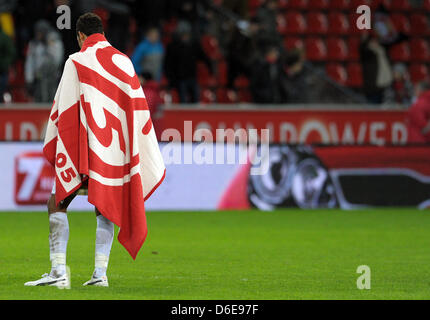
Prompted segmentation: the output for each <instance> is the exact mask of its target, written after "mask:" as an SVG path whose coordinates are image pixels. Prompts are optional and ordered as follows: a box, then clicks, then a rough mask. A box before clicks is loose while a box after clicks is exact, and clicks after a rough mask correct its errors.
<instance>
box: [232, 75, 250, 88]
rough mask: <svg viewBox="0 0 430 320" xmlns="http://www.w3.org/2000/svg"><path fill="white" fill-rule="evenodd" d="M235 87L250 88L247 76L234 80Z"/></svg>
mask: <svg viewBox="0 0 430 320" xmlns="http://www.w3.org/2000/svg"><path fill="white" fill-rule="evenodd" d="M234 86H235V87H236V88H248V87H249V79H248V78H247V77H245V76H238V77H237V78H236V79H235V80H234Z"/></svg>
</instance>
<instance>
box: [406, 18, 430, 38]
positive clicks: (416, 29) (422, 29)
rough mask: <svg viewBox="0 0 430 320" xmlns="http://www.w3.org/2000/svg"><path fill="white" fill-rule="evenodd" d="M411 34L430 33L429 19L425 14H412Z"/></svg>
mask: <svg viewBox="0 0 430 320" xmlns="http://www.w3.org/2000/svg"><path fill="white" fill-rule="evenodd" d="M409 20H410V23H411V34H413V35H414V36H426V35H430V25H429V20H428V18H427V16H426V15H425V14H422V13H414V14H412V15H411V16H410V19H409Z"/></svg>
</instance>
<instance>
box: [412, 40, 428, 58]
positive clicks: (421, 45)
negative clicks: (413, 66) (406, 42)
mask: <svg viewBox="0 0 430 320" xmlns="http://www.w3.org/2000/svg"><path fill="white" fill-rule="evenodd" d="M410 48H411V60H412V61H427V62H428V60H429V59H430V48H429V44H428V42H427V41H426V40H425V39H421V38H415V39H412V40H411V41H410Z"/></svg>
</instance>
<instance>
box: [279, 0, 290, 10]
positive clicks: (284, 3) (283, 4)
mask: <svg viewBox="0 0 430 320" xmlns="http://www.w3.org/2000/svg"><path fill="white" fill-rule="evenodd" d="M278 8H279V9H280V10H284V9H287V8H288V0H278Z"/></svg>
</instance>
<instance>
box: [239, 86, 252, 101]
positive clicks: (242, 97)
mask: <svg viewBox="0 0 430 320" xmlns="http://www.w3.org/2000/svg"><path fill="white" fill-rule="evenodd" d="M237 95H238V100H239V102H246V103H250V102H252V95H251V92H250V91H249V90H248V89H241V90H239V92H238V93H237Z"/></svg>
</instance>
